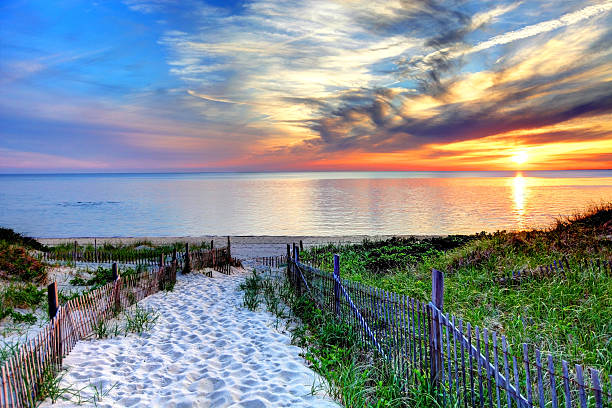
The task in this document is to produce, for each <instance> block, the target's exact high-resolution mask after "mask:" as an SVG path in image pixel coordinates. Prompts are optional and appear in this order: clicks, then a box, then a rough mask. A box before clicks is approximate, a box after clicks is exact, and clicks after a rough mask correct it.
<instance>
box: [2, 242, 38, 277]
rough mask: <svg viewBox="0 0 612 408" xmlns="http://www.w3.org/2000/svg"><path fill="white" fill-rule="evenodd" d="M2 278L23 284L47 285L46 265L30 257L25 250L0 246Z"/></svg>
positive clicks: (10, 246) (12, 246) (4, 245)
mask: <svg viewBox="0 0 612 408" xmlns="http://www.w3.org/2000/svg"><path fill="white" fill-rule="evenodd" d="M0 278H3V279H7V280H19V281H22V282H35V283H45V282H46V280H47V270H46V266H45V264H43V263H42V262H40V261H39V260H38V259H36V258H34V257H32V256H30V255H29V254H28V252H27V251H26V249H25V248H23V247H19V246H14V245H7V244H6V243H4V244H0Z"/></svg>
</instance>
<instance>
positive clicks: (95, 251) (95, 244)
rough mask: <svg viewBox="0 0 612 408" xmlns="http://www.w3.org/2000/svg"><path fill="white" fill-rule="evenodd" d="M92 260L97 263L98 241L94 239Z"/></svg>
mask: <svg viewBox="0 0 612 408" xmlns="http://www.w3.org/2000/svg"><path fill="white" fill-rule="evenodd" d="M94 258H95V259H94V260H95V262H96V263H98V241H96V239H95V238H94Z"/></svg>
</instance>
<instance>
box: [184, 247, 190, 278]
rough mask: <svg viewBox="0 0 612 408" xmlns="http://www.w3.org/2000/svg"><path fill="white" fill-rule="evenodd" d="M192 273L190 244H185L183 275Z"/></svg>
mask: <svg viewBox="0 0 612 408" xmlns="http://www.w3.org/2000/svg"><path fill="white" fill-rule="evenodd" d="M189 272H191V259H190V257H189V242H185V262H184V265H183V273H189Z"/></svg>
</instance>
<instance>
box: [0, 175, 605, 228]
mask: <svg viewBox="0 0 612 408" xmlns="http://www.w3.org/2000/svg"><path fill="white" fill-rule="evenodd" d="M602 201H612V170H589V171H586V170H579V171H524V172H450V171H449V172H303V173H170V174H168V173H164V174H38V175H31V174H30V175H25V174H22V175H0V226H3V227H8V228H13V229H14V230H15V231H17V232H20V233H23V234H27V235H30V236H35V237H57V238H63V237H94V236H97V237H129V236H200V235H317V236H319V235H320V236H340V235H387V234H415V235H432V234H467V233H474V232H480V231H487V232H494V231H497V230H519V229H529V228H535V227H545V226H549V225H552V224H553V223H554V221H555V219H556V218H558V217H563V216H567V215H571V214H573V213H574V212H575V211H578V210H581V209H584V208H585V207H587V206H589V205H592V204H598V203H601V202H602Z"/></svg>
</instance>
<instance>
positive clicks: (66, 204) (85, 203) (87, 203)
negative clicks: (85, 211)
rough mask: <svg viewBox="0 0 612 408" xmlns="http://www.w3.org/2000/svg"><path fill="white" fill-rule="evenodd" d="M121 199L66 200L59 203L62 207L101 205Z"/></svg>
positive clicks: (114, 202) (117, 202)
mask: <svg viewBox="0 0 612 408" xmlns="http://www.w3.org/2000/svg"><path fill="white" fill-rule="evenodd" d="M119 203H120V202H119V201H74V202H70V201H65V202H63V203H59V204H58V205H59V206H61V207H97V206H101V205H107V204H110V205H112V204H119Z"/></svg>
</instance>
